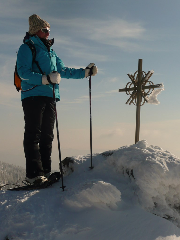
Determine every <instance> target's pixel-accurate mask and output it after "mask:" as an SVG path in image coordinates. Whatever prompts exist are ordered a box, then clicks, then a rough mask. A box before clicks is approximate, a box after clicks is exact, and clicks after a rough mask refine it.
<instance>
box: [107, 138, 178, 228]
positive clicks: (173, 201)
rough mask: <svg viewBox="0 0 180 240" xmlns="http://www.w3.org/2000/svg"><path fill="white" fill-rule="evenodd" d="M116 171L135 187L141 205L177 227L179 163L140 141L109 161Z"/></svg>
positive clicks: (122, 150) (160, 149)
mask: <svg viewBox="0 0 180 240" xmlns="http://www.w3.org/2000/svg"><path fill="white" fill-rule="evenodd" d="M108 162H109V163H110V164H112V165H113V166H114V167H115V168H116V171H118V172H119V173H120V174H122V173H123V174H125V173H126V174H127V175H129V177H130V178H131V180H132V182H133V183H134V190H135V194H136V195H137V196H138V199H139V201H140V203H141V205H142V206H143V207H144V208H145V209H147V210H148V211H150V212H153V213H155V214H157V215H158V216H161V217H164V218H166V219H170V220H171V221H173V222H175V223H176V224H177V225H178V226H179V227H180V214H179V213H180V159H179V158H177V157H175V156H174V155H172V154H171V153H170V152H168V151H163V149H162V148H160V147H157V146H148V144H147V142H146V141H140V142H138V143H137V144H135V145H132V146H130V147H129V148H126V147H125V148H120V149H119V150H117V151H115V152H114V153H113V155H112V156H110V157H109V158H108Z"/></svg>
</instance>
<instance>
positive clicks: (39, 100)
mask: <svg viewBox="0 0 180 240" xmlns="http://www.w3.org/2000/svg"><path fill="white" fill-rule="evenodd" d="M22 106H23V111H24V120H25V132H24V153H25V157H26V177H28V178H34V177H36V176H42V175H44V174H46V173H49V172H50V171H51V152H52V141H53V138H54V135H53V129H54V122H55V102H54V99H53V98H50V97H43V96H37V97H28V98H25V99H23V100H22Z"/></svg>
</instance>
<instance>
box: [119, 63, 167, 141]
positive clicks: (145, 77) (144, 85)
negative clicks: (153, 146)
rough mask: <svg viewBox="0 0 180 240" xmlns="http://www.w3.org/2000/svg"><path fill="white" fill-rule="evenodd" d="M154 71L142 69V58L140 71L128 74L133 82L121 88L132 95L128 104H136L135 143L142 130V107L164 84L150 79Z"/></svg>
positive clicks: (121, 90) (139, 65) (139, 66)
mask: <svg viewBox="0 0 180 240" xmlns="http://www.w3.org/2000/svg"><path fill="white" fill-rule="evenodd" d="M153 73H154V71H153V70H151V71H148V72H147V73H146V72H144V71H142V59H139V62H138V71H136V72H135V73H134V74H133V75H132V74H127V75H128V77H129V78H130V79H131V82H128V83H127V84H126V87H125V88H123V89H119V92H126V94H127V95H130V97H129V99H128V100H127V102H126V104H129V105H131V104H134V105H136V131H135V143H137V142H138V141H139V132H140V107H141V106H143V105H144V104H145V102H148V96H149V95H150V94H151V93H152V92H153V90H154V89H155V88H162V86H163V85H162V84H156V85H154V83H153V82H152V81H150V80H149V79H150V77H151V76H152V75H153Z"/></svg>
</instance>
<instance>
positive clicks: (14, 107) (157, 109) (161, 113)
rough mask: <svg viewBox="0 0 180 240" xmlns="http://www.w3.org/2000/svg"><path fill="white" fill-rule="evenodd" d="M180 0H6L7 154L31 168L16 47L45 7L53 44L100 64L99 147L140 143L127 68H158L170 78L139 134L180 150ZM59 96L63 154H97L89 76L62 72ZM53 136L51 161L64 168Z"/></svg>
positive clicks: (2, 10)
mask: <svg viewBox="0 0 180 240" xmlns="http://www.w3.org/2000/svg"><path fill="white" fill-rule="evenodd" d="M179 8H180V2H179V0H173V1H170V0H152V1H142V0H137V1H133V0H126V1H122V0H111V1H107V0H92V1H87V0H66V1H62V0H51V1H47V0H38V1H34V0H32V1H25V0H16V1H14V0H6V1H3V0H0V21H1V25H0V32H1V38H0V43H1V50H0V112H1V114H0V161H3V162H8V163H13V164H16V165H20V166H24V167H25V158H24V152H23V132H24V117H23V110H22V105H21V100H20V93H18V92H17V91H16V89H15V87H14V85H13V74H14V66H15V61H16V53H17V51H18V49H19V47H20V45H21V44H22V41H23V38H24V36H25V33H26V31H28V28H29V25H28V18H29V16H30V15H32V14H34V13H35V14H38V15H39V16H40V17H41V18H43V19H44V20H46V21H47V22H49V23H50V25H51V32H50V33H51V35H50V37H51V38H54V39H55V44H54V46H53V49H54V50H55V52H56V53H57V55H58V56H59V57H60V58H61V59H62V61H63V62H64V64H65V65H66V66H67V67H75V68H80V67H83V68H85V67H86V66H87V65H88V64H89V63H92V62H93V63H95V64H96V65H97V67H98V74H97V75H96V76H95V77H93V78H92V90H91V94H92V136H93V139H92V145H93V153H98V152H102V151H105V150H110V149H117V148H119V147H121V146H125V145H131V144H134V142H135V121H136V106H134V105H127V104H126V101H127V100H128V98H129V96H127V95H126V93H125V92H118V91H119V89H120V88H124V87H125V86H126V84H127V83H128V82H129V81H130V79H129V77H128V76H127V74H128V73H130V74H134V72H136V71H137V69H138V59H143V71H145V72H148V71H150V70H154V74H153V75H152V77H151V78H150V80H151V81H152V82H153V83H154V84H159V83H162V84H164V91H162V92H161V93H160V95H158V100H159V102H160V104H159V105H153V104H148V103H146V104H145V105H143V106H142V107H141V125H140V140H143V139H145V140H147V142H148V144H150V145H157V146H160V147H161V148H163V149H164V150H167V151H170V152H171V153H172V154H175V155H176V156H178V157H180V148H179V135H180V128H179V125H180V112H179V102H180V100H179V85H180V84H179V64H180V61H179V53H180V47H179V42H180V34H179V20H180V15H179ZM60 95H61V101H60V102H59V103H57V113H58V122H59V132H60V142H61V153H62V159H63V158H65V157H70V156H77V155H84V154H89V153H90V140H89V139H90V109H89V83H88V79H86V78H85V79H79V80H74V79H62V80H61V83H60ZM54 135H55V139H54V142H53V153H52V166H53V168H57V167H58V161H59V160H58V148H57V140H56V129H55V130H54Z"/></svg>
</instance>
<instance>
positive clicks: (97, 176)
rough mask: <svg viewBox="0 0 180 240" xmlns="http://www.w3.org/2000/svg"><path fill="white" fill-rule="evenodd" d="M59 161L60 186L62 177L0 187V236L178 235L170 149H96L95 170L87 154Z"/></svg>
mask: <svg viewBox="0 0 180 240" xmlns="http://www.w3.org/2000/svg"><path fill="white" fill-rule="evenodd" d="M63 162H64V172H65V175H64V184H65V186H66V188H65V191H64V192H63V191H62V189H61V188H60V187H61V182H59V183H56V184H54V185H53V186H52V187H51V188H48V189H43V190H38V191H29V192H28V191H24V192H23V191H22V192H9V191H1V193H0V203H1V205H0V212H1V214H0V222H1V225H0V239H2V240H5V237H6V239H9V240H21V239H22V240H34V239H37V240H41V239H43V240H46V239H47V240H61V239H63V240H72V239H73V240H84V239H87V240H120V239H123V240H132V239H133V240H179V239H180V229H179V228H178V227H180V213H179V203H180V194H179V188H180V184H179V182H180V181H179V172H180V169H179V168H180V159H178V158H176V157H175V156H174V155H172V154H171V153H169V152H167V151H164V150H163V149H161V148H160V147H156V146H148V144H147V142H146V141H140V142H139V143H138V144H134V145H131V146H124V147H121V148H119V149H117V150H111V151H106V152H104V153H100V154H94V155H93V165H94V169H93V170H90V169H89V167H90V156H89V155H88V156H78V157H72V158H69V159H65V160H64V161H63ZM152 213H154V214H152ZM157 215H158V216H157ZM159 216H160V217H159ZM164 218H166V219H164ZM177 226H178V227H177Z"/></svg>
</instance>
